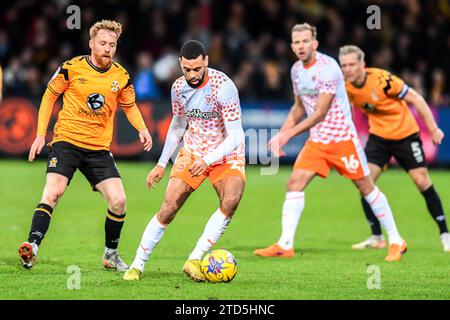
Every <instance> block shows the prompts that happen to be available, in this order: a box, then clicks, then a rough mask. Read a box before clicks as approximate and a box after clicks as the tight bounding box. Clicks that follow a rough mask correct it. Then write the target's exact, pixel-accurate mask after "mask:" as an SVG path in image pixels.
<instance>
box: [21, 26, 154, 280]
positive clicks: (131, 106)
mask: <svg viewBox="0 0 450 320" xmlns="http://www.w3.org/2000/svg"><path fill="white" fill-rule="evenodd" d="M121 33H122V25H121V24H120V23H117V22H115V21H110V20H102V21H99V22H97V23H95V24H94V25H93V26H92V27H91V28H90V31H89V34H90V40H89V47H90V48H91V54H90V55H86V56H79V57H75V58H73V59H71V60H68V61H66V62H64V63H63V64H62V65H61V66H60V67H59V69H58V70H57V71H56V72H55V74H54V75H53V77H52V79H51V80H50V82H49V83H48V85H47V89H46V91H45V93H44V96H43V98H42V102H41V106H40V109H39V117H38V129H37V135H36V139H35V140H34V142H33V144H32V146H31V149H30V153H29V157H28V159H29V161H33V160H34V159H35V157H36V155H37V154H40V152H41V150H42V148H43V147H44V145H45V134H46V132H47V126H48V123H49V120H50V116H51V113H52V109H53V105H54V103H55V101H56V100H57V99H58V97H59V96H60V95H61V94H63V106H62V109H61V111H60V112H59V114H58V120H57V122H56V124H55V128H54V133H53V140H52V141H51V142H50V144H49V147H50V153H49V156H48V162H47V180H46V183H45V187H44V192H43V195H42V198H41V201H40V203H39V204H38V205H37V207H36V209H35V211H34V216H33V220H32V223H31V229H30V232H29V237H28V241H26V242H24V243H22V244H21V245H20V246H19V256H20V257H21V259H22V265H23V267H25V268H27V269H30V268H31V267H33V264H34V262H35V259H36V256H37V254H38V248H39V245H40V244H41V241H42V239H43V238H44V236H45V234H46V232H47V230H48V227H49V225H50V220H51V217H52V214H53V210H54V208H55V206H56V205H57V204H58V202H59V200H60V198H61V196H62V195H63V193H64V191H65V190H66V188H67V186H68V185H69V183H70V180H71V179H72V177H73V174H74V173H75V171H76V170H77V169H79V170H80V171H81V172H82V173H83V175H84V176H85V177H86V178H87V180H88V181H89V182H90V184H91V186H92V188H93V190H95V191H99V192H100V193H101V194H102V195H103V197H104V198H105V200H106V202H107V205H108V208H107V212H106V220H105V238H106V239H105V252H104V255H103V259H102V262H103V265H104V266H105V267H106V268H107V269H112V270H118V271H121V272H124V271H126V270H127V269H128V266H127V264H126V263H125V262H124V261H123V260H122V259H121V258H120V256H119V254H118V251H117V247H118V243H119V239H120V233H121V230H122V227H123V223H124V220H125V203H126V198H125V191H124V188H123V185H122V180H121V178H120V174H119V171H118V169H117V167H116V164H115V161H114V158H113V155H112V154H111V152H110V151H109V146H110V143H111V139H112V134H113V126H114V115H115V112H116V110H117V107H118V106H120V107H121V108H122V109H123V111H124V112H125V114H126V116H127V118H128V120H129V121H130V123H131V124H132V125H133V127H134V128H135V129H136V130H137V131H138V132H139V138H140V141H141V142H142V144H143V145H144V150H146V151H149V150H150V148H151V146H152V139H151V136H150V134H149V132H148V129H147V127H146V126H145V123H144V120H143V118H142V116H141V113H140V111H139V109H138V107H137V105H136V102H135V93H134V88H133V85H132V84H131V81H130V76H129V75H128V73H127V72H126V70H125V69H124V68H123V67H122V66H121V65H119V64H118V63H116V62H114V61H113V58H114V55H115V53H116V48H117V40H118V39H119V37H120V35H121Z"/></svg>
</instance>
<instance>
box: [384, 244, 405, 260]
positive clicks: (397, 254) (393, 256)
mask: <svg viewBox="0 0 450 320" xmlns="http://www.w3.org/2000/svg"><path fill="white" fill-rule="evenodd" d="M406 250H407V246H406V242H405V241H403V244H401V245H400V244H397V243H393V244H390V245H389V251H388V255H387V256H386V258H384V260H386V261H400V260H401V259H402V255H404V254H405V253H406Z"/></svg>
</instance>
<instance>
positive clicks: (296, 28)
mask: <svg viewBox="0 0 450 320" xmlns="http://www.w3.org/2000/svg"><path fill="white" fill-rule="evenodd" d="M305 30H309V31H311V34H312V36H313V38H314V40H315V39H317V29H316V27H314V26H312V25H310V24H309V23H302V24H296V25H295V26H293V27H292V31H291V34H292V33H294V32H302V31H305Z"/></svg>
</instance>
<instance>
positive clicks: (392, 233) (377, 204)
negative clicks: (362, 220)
mask: <svg viewBox="0 0 450 320" xmlns="http://www.w3.org/2000/svg"><path fill="white" fill-rule="evenodd" d="M364 199H366V201H367V202H368V203H369V205H370V207H371V208H372V211H373V213H374V214H375V216H376V217H377V219H378V221H380V224H381V226H382V227H383V229H384V230H386V233H387V235H388V240H389V244H392V243H397V244H400V245H401V244H402V243H403V240H402V237H401V236H400V234H399V233H398V230H397V226H396V225H395V220H394V216H393V215H392V211H391V208H390V207H389V203H388V201H387V199H386V196H385V195H384V194H383V193H382V192H381V191H380V189H378V188H377V187H375V189H374V190H373V191H372V192H371V193H370V194H369V195H368V196H366V197H364Z"/></svg>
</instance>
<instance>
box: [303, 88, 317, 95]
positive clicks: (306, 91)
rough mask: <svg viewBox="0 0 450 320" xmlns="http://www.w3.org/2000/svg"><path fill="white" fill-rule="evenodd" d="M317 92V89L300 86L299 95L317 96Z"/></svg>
mask: <svg viewBox="0 0 450 320" xmlns="http://www.w3.org/2000/svg"><path fill="white" fill-rule="evenodd" d="M318 94H319V90H318V89H308V88H301V89H300V95H301V96H317V95H318Z"/></svg>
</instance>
